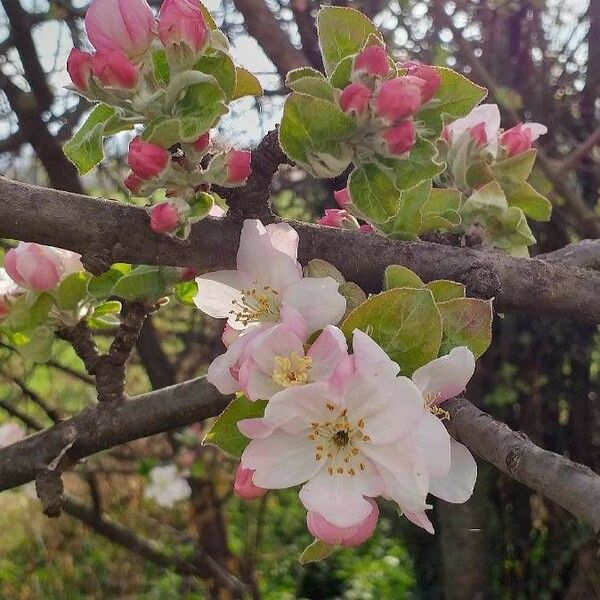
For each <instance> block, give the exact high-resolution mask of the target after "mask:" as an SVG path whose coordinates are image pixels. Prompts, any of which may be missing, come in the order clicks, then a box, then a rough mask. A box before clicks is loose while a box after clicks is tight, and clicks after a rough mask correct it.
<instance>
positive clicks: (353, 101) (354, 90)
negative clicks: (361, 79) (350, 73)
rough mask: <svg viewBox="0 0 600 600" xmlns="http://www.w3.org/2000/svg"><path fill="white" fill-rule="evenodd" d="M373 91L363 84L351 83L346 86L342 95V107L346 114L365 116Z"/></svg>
mask: <svg viewBox="0 0 600 600" xmlns="http://www.w3.org/2000/svg"><path fill="white" fill-rule="evenodd" d="M370 99H371V89H370V88H368V87H367V86H366V85H363V84H362V83H358V82H355V83H351V84H350V85H348V86H346V87H345V88H344V90H343V91H342V93H341V95H340V106H341V107H342V110H343V111H344V112H351V111H352V112H354V113H356V114H357V115H362V114H364V113H365V112H366V111H367V109H368V108H369V100H370Z"/></svg>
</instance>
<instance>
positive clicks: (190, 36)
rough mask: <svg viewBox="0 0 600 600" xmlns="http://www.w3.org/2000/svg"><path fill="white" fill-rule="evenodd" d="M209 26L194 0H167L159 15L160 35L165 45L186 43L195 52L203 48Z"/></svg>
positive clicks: (168, 46) (167, 46) (166, 46)
mask: <svg viewBox="0 0 600 600" xmlns="http://www.w3.org/2000/svg"><path fill="white" fill-rule="evenodd" d="M207 32H208V27H207V25H206V21H205V20H204V17H203V16H202V12H201V11H200V5H199V3H198V2H195V1H194V0H165V1H164V2H163V4H162V6H161V7H160V13H159V17H158V36H159V37H160V41H161V42H162V43H163V46H164V47H165V48H167V49H169V48H170V47H172V46H180V45H186V46H187V47H188V48H190V49H191V50H193V51H194V52H195V53H196V52H198V51H199V50H202V48H203V46H204V42H205V40H206V34H207Z"/></svg>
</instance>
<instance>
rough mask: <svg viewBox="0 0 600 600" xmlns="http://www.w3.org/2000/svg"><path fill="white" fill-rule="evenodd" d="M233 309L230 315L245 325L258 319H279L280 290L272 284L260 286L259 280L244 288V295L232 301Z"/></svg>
mask: <svg viewBox="0 0 600 600" xmlns="http://www.w3.org/2000/svg"><path fill="white" fill-rule="evenodd" d="M232 304H233V309H232V310H230V311H229V314H230V315H235V320H236V321H238V322H240V323H241V324H242V325H243V326H244V327H245V326H246V325H248V323H253V322H256V321H277V320H279V307H280V305H281V301H280V300H279V292H278V291H277V290H274V289H273V288H272V287H271V286H270V285H265V286H262V287H261V286H259V285H258V282H257V281H254V282H253V283H252V287H249V288H247V289H244V290H242V297H241V298H236V299H235V300H233V301H232Z"/></svg>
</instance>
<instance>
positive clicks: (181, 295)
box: [174, 281, 198, 306]
mask: <svg viewBox="0 0 600 600" xmlns="http://www.w3.org/2000/svg"><path fill="white" fill-rule="evenodd" d="M174 291H175V298H177V300H179V302H181V303H182V304H186V305H188V306H194V297H195V296H196V294H197V293H198V284H197V283H196V282H195V281H182V282H181V283H178V284H177V285H175V287H174Z"/></svg>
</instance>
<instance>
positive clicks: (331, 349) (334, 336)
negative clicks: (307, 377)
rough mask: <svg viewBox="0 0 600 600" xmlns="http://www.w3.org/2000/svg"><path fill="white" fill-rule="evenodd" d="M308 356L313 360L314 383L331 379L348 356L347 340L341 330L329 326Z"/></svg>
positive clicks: (312, 375)
mask: <svg viewBox="0 0 600 600" xmlns="http://www.w3.org/2000/svg"><path fill="white" fill-rule="evenodd" d="M307 356H310V358H312V361H313V362H312V369H311V378H312V380H313V381H325V380H326V379H329V378H330V377H331V375H332V373H333V372H334V370H335V368H336V367H337V366H338V364H339V363H340V361H341V360H342V359H344V358H346V357H347V356H348V347H347V345H346V338H345V336H344V334H343V333H342V331H341V329H338V328H337V327H334V326H333V325H327V327H325V329H323V331H322V333H321V335H319V337H318V338H317V339H316V340H315V342H314V343H313V345H312V346H311V348H310V350H309V351H308V353H307Z"/></svg>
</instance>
